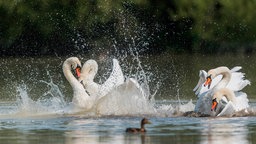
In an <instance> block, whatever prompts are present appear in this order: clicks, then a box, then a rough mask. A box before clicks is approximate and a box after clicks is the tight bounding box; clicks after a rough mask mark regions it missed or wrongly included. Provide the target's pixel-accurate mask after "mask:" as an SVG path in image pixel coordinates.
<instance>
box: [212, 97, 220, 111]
mask: <svg viewBox="0 0 256 144" xmlns="http://www.w3.org/2000/svg"><path fill="white" fill-rule="evenodd" d="M217 105H218V102H217V101H216V98H215V99H213V100H212V108H211V111H213V110H214V111H216V108H217Z"/></svg>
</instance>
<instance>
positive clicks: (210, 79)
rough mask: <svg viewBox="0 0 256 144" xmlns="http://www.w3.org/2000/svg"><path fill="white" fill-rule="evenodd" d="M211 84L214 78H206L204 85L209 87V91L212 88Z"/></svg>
mask: <svg viewBox="0 0 256 144" xmlns="http://www.w3.org/2000/svg"><path fill="white" fill-rule="evenodd" d="M211 83H212V78H211V76H208V77H207V78H206V81H205V83H204V86H208V89H209V88H210V86H211Z"/></svg>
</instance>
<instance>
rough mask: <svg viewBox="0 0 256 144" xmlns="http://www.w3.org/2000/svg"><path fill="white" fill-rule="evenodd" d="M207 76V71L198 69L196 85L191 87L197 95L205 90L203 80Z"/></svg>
mask: <svg viewBox="0 0 256 144" xmlns="http://www.w3.org/2000/svg"><path fill="white" fill-rule="evenodd" d="M206 77H207V73H206V71H205V70H200V71H199V80H198V83H197V85H196V86H195V88H194V89H193V91H194V92H195V94H196V95H197V96H199V95H200V94H202V93H204V92H206V91H207V88H206V87H204V86H203V84H204V82H205V80H206Z"/></svg>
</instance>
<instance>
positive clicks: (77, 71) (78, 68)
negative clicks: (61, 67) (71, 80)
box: [76, 66, 81, 77]
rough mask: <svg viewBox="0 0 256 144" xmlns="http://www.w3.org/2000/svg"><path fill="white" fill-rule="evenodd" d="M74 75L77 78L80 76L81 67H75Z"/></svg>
mask: <svg viewBox="0 0 256 144" xmlns="http://www.w3.org/2000/svg"><path fill="white" fill-rule="evenodd" d="M76 75H77V77H80V76H81V67H80V66H77V67H76Z"/></svg>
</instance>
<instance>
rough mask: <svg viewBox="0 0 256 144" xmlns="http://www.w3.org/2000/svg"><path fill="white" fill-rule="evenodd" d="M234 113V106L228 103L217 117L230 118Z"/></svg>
mask: <svg viewBox="0 0 256 144" xmlns="http://www.w3.org/2000/svg"><path fill="white" fill-rule="evenodd" d="M235 111H236V108H235V106H234V104H233V103H232V102H231V101H229V102H228V103H227V105H226V106H225V107H224V109H223V110H222V111H221V112H220V113H219V114H218V115H217V116H232V114H234V113H235Z"/></svg>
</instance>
